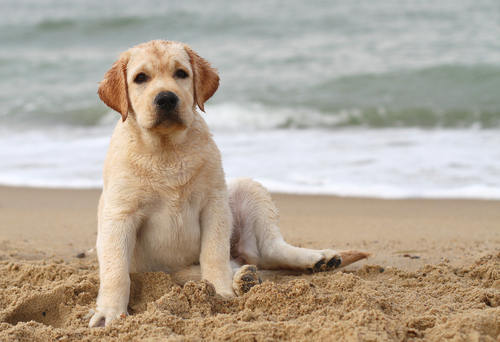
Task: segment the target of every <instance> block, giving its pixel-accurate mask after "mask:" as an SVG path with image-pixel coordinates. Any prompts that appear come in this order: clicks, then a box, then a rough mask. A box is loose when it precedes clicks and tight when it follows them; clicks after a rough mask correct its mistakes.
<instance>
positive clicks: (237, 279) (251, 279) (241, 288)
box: [233, 265, 262, 296]
mask: <svg viewBox="0 0 500 342" xmlns="http://www.w3.org/2000/svg"><path fill="white" fill-rule="evenodd" d="M259 284H262V279H261V278H260V275H259V272H258V271H257V267H255V266H254V265H244V266H242V267H240V269H239V270H238V271H237V272H236V274H235V275H234V278H233V288H234V292H236V294H237V295H238V296H242V295H244V294H245V293H247V292H248V291H250V289H251V288H252V287H254V286H255V285H259Z"/></svg>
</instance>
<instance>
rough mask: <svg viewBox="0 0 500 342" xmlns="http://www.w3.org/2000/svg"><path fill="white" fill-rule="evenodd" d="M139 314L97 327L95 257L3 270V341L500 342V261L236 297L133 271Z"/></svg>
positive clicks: (266, 288)
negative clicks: (92, 318) (92, 315)
mask: <svg viewBox="0 0 500 342" xmlns="http://www.w3.org/2000/svg"><path fill="white" fill-rule="evenodd" d="M131 277H132V291H131V298H130V304H129V312H130V314H131V315H130V316H128V317H126V318H124V319H122V320H118V321H115V322H113V324H111V325H110V326H108V327H106V328H94V329H89V328H87V325H88V319H87V318H86V316H87V314H88V312H89V310H90V309H91V308H93V307H94V305H95V300H96V296H97V292H98V287H99V277H98V265H97V262H96V261H95V260H85V259H83V260H78V261H76V262H72V263H67V262H64V261H62V260H46V261H15V260H11V261H3V262H1V263H0V279H1V280H0V287H1V289H2V291H1V292H0V308H2V309H1V311H0V322H1V323H0V340H1V341H7V340H8V341H14V340H19V341H33V340H36V341H95V340H97V339H98V340H102V341H107V340H117V339H119V340H121V341H137V340H159V339H161V340H183V341H184V340H193V341H195V340H205V339H206V340H238V341H274V340H304V341H335V340H337V341H360V340H362V341H363V340H364V341H387V340H390V341H405V340H425V341H440V340H443V339H452V340H456V341H462V340H463V341H469V340H470V341H498V340H500V254H499V255H496V256H489V257H486V258H482V259H481V260H479V261H477V262H476V263H475V264H473V265H470V266H466V267H453V266H450V265H448V264H444V263H443V264H438V265H426V266H424V267H422V268H421V269H419V270H400V269H397V268H394V267H386V268H382V267H381V266H377V265H365V266H364V267H362V268H360V269H358V270H357V271H352V272H346V271H339V272H329V273H318V274H311V275H303V276H298V277H276V278H275V279H274V281H273V282H270V281H267V282H265V283H263V284H262V285H259V286H255V287H254V288H252V289H251V290H250V292H249V293H247V294H245V295H243V296H241V297H238V298H234V299H231V300H227V299H224V298H222V297H220V296H219V295H217V294H216V293H215V291H214V288H213V286H212V285H211V284H210V283H208V282H204V281H202V282H198V283H194V282H189V283H188V284H186V285H185V286H184V287H180V286H178V285H175V284H173V283H172V282H171V280H170V277H169V275H166V274H164V273H161V272H157V273H146V274H132V276H131Z"/></svg>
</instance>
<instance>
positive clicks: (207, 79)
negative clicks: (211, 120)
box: [185, 45, 219, 112]
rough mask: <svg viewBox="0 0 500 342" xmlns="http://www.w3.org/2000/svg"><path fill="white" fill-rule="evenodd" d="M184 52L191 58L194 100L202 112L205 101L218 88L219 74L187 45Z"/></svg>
mask: <svg viewBox="0 0 500 342" xmlns="http://www.w3.org/2000/svg"><path fill="white" fill-rule="evenodd" d="M185 49H186V52H187V54H188V55H189V59H190V60H191V68H192V69H193V83H194V100H195V102H196V104H197V105H198V108H200V109H201V110H202V111H203V112H204V111H205V106H204V104H205V101H207V100H208V99H209V98H211V97H212V95H213V94H214V93H215V91H216V90H217V88H219V75H218V74H217V69H215V68H212V66H211V65H210V62H209V61H207V60H206V59H204V58H201V57H200V56H198V54H197V53H196V52H194V51H193V50H191V48H190V47H189V46H187V45H186V46H185Z"/></svg>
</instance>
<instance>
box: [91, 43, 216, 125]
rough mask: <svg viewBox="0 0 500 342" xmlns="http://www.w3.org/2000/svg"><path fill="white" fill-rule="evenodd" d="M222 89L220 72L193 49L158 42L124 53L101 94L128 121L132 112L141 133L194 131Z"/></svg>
mask: <svg viewBox="0 0 500 342" xmlns="http://www.w3.org/2000/svg"><path fill="white" fill-rule="evenodd" d="M218 86H219V76H218V75H217V70H216V69H214V68H212V67H211V66H210V63H209V62H208V61H206V60H205V59H203V58H201V57H200V56H198V55H197V54H196V53H195V52H194V51H193V50H191V48H190V47H189V46H187V45H185V44H181V43H177V42H170V41H162V40H155V41H151V42H148V43H144V44H141V45H138V46H136V47H133V48H132V49H130V50H128V51H125V52H123V53H122V54H121V55H120V58H119V59H118V60H117V61H116V62H115V63H114V64H113V67H112V68H111V69H109V70H108V71H107V72H106V74H105V75H104V79H103V80H102V82H101V83H99V90H98V94H99V97H100V98H101V100H102V101H103V102H104V103H105V104H106V105H108V106H109V107H110V108H112V109H114V110H116V111H117V112H119V113H120V114H121V115H122V120H123V121H125V120H126V119H127V117H128V115H129V113H131V114H133V115H134V118H135V120H136V121H137V123H138V124H139V125H140V126H141V127H142V128H144V129H148V130H159V131H165V130H172V129H185V128H187V127H189V125H190V124H191V122H192V121H193V116H194V114H193V111H194V110H195V107H196V105H198V107H199V108H200V109H201V110H202V111H204V103H205V101H207V100H208V99H209V98H210V97H211V96H212V95H213V94H214V93H215V91H216V90H217V88H218Z"/></svg>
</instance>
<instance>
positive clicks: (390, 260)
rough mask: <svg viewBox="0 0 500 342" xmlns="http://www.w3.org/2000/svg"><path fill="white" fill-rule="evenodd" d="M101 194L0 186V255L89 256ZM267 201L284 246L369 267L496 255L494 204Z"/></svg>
mask: <svg viewBox="0 0 500 342" xmlns="http://www.w3.org/2000/svg"><path fill="white" fill-rule="evenodd" d="M100 193H101V190H100V189H47V188H29V187H10V186H0V244H1V246H2V248H1V249H0V253H1V254H0V256H1V258H2V259H9V258H10V257H14V258H15V259H27V260H29V259H32V260H37V259H44V258H47V257H50V256H59V257H62V258H63V259H64V260H67V261H70V260H73V259H74V256H75V255H76V254H78V253H82V252H87V251H89V250H90V251H91V250H92V249H93V248H94V245H95V238H96V235H97V205H98V200H99V196H100ZM272 196H273V198H274V199H275V201H276V202H277V205H278V208H279V210H280V213H281V222H280V229H281V231H282V234H283V236H284V237H285V239H286V241H287V242H288V243H290V244H292V245H296V246H300V247H307V248H315V249H324V248H332V249H335V250H345V249H360V250H363V251H367V252H370V253H372V254H374V256H373V257H372V258H370V259H369V261H368V263H370V264H373V263H375V264H379V265H381V266H383V267H385V266H394V267H399V268H403V269H417V268H420V267H422V266H423V265H424V264H438V263H440V262H446V263H449V264H450V265H454V266H463V265H465V264H468V263H471V262H473V261H474V260H477V259H479V258H481V257H482V256H484V255H486V254H488V253H490V254H491V253H495V252H498V251H500V229H499V228H500V201H498V200H476V199H472V200H467V199H376V198H356V197H338V196H329V195H295V194H293V195H292V194H279V193H272ZM13 228H14V229H13ZM87 254H89V256H91V257H95V253H94V254H92V253H87ZM363 263H366V262H361V263H358V264H357V265H353V266H352V267H354V268H358V267H359V266H360V265H362V264H363Z"/></svg>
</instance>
